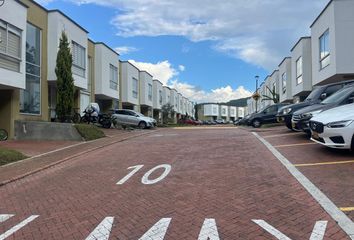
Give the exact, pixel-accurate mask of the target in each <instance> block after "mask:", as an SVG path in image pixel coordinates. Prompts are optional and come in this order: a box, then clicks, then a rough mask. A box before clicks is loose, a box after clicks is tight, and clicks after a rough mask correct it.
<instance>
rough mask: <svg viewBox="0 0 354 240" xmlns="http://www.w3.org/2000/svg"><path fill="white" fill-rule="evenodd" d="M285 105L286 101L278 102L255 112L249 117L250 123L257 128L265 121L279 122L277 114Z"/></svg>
mask: <svg viewBox="0 0 354 240" xmlns="http://www.w3.org/2000/svg"><path fill="white" fill-rule="evenodd" d="M285 105H286V104H284V103H277V104H274V105H271V106H269V107H266V108H265V109H264V110H263V111H261V112H259V113H255V114H253V115H252V116H251V117H250V118H249V119H248V123H249V124H250V125H251V126H253V127H255V128H258V127H260V126H262V124H265V123H276V122H277V117H276V115H277V113H278V110H279V109H280V108H281V107H284V106H285Z"/></svg>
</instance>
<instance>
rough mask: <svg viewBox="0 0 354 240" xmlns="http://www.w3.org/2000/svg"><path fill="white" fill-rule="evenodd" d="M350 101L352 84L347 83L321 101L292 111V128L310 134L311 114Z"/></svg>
mask: <svg viewBox="0 0 354 240" xmlns="http://www.w3.org/2000/svg"><path fill="white" fill-rule="evenodd" d="M350 103H354V85H347V86H345V87H344V88H342V89H340V90H339V91H337V92H336V93H334V94H333V95H331V96H330V97H328V98H326V99H325V100H323V101H322V102H321V103H318V104H313V105H310V106H308V107H305V108H302V109H300V110H298V111H296V112H294V114H293V117H292V120H291V123H292V128H293V129H294V130H296V131H304V132H306V133H307V134H308V135H309V136H310V135H311V130H310V127H309V121H310V119H311V118H312V117H313V116H316V115H317V114H319V113H321V112H323V111H326V110H328V109H331V108H334V107H337V106H341V105H345V104H350Z"/></svg>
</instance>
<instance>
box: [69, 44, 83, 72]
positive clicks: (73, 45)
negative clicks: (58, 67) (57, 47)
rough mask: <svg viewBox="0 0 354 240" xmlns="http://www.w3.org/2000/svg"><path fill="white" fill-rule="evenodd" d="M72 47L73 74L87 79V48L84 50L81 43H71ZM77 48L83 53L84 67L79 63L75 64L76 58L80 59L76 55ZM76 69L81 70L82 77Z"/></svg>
mask: <svg viewBox="0 0 354 240" xmlns="http://www.w3.org/2000/svg"><path fill="white" fill-rule="evenodd" d="M71 45H72V51H71V52H72V58H73V64H72V67H73V74H75V75H77V76H80V77H85V75H86V48H84V47H83V46H81V45H80V44H79V43H77V42H75V41H71ZM75 48H77V49H81V50H82V51H83V56H82V57H83V66H80V65H79V63H76V62H75V57H76V58H78V57H79V56H76V55H75V53H74V52H75ZM75 68H76V69H78V70H81V71H82V73H83V74H82V75H81V74H79V73H77V72H76V71H75Z"/></svg>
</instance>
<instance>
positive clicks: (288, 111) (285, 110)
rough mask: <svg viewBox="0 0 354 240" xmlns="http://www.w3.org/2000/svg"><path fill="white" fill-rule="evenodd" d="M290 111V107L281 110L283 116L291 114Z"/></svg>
mask: <svg viewBox="0 0 354 240" xmlns="http://www.w3.org/2000/svg"><path fill="white" fill-rule="evenodd" d="M291 110H293V109H292V108H291V107H288V108H284V109H283V114H284V115H286V114H289V113H290V112H291Z"/></svg>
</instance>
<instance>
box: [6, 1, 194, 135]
mask: <svg viewBox="0 0 354 240" xmlns="http://www.w3.org/2000/svg"><path fill="white" fill-rule="evenodd" d="M63 31H64V32H65V33H66V35H67V36H68V40H69V43H70V48H71V52H72V56H73V66H72V72H73V78H74V85H75V108H76V110H77V111H80V112H82V111H83V110H84V109H85V108H86V106H87V105H88V104H89V103H90V102H97V103H98V104H99V105H100V107H101V111H108V110H109V109H112V108H125V109H133V110H136V111H139V112H141V113H143V114H144V115H146V116H150V117H154V118H156V119H157V120H159V121H161V118H162V113H161V109H162V106H163V105H164V104H167V103H170V104H171V105H173V107H174V111H175V112H176V114H175V116H174V117H175V118H176V121H177V118H180V117H182V116H183V115H189V116H193V114H194V105H193V103H192V102H191V101H189V100H188V99H187V98H186V97H183V96H182V95H181V94H180V93H178V92H177V91H176V90H175V89H171V88H169V87H166V86H163V84H162V83H161V82H160V81H159V80H158V79H154V78H153V76H152V75H151V74H150V73H148V72H146V71H141V70H139V69H138V68H137V67H136V66H134V65H133V64H131V63H130V62H127V61H120V59H119V54H118V53H117V52H115V51H114V50H113V49H112V48H110V47H109V46H107V45H106V44H105V43H103V42H94V41H92V40H91V39H89V38H88V31H87V30H86V29H85V28H83V27H82V26H80V25H79V24H77V23H76V22H75V21H73V20H72V19H71V18H70V17H68V16H67V15H65V14H64V13H63V12H61V11H60V10H47V9H45V8H44V7H42V6H41V5H39V4H38V3H36V2H35V1H33V0H6V1H5V3H4V5H2V6H1V7H0V128H4V129H6V130H7V131H8V132H9V134H10V137H13V135H14V128H15V121H16V120H28V121H51V120H53V119H54V118H55V117H56V113H55V109H56V97H57V96H56V95H57V87H56V80H57V77H56V74H55V67H56V58H57V52H58V46H59V41H60V37H61V34H62V32H63Z"/></svg>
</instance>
